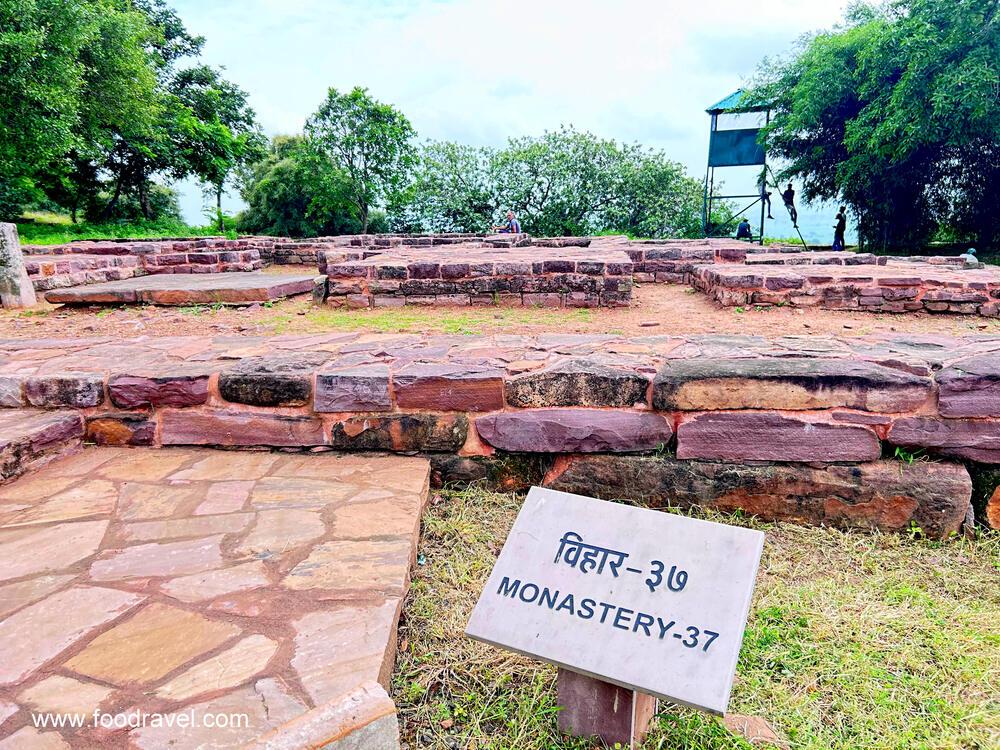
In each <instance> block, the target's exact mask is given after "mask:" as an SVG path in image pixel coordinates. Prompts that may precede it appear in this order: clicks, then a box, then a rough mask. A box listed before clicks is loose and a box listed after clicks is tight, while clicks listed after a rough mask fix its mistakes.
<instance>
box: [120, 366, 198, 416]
mask: <svg viewBox="0 0 1000 750" xmlns="http://www.w3.org/2000/svg"><path fill="white" fill-rule="evenodd" d="M108 394H109V395H110V396H111V403H113V404H114V405H115V406H117V407H119V408H121V409H135V408H139V407H144V406H198V405H199V404H204V403H205V402H206V401H208V373H207V372H200V373H191V374H170V375H126V374H122V375H112V376H111V379H110V380H109V381H108Z"/></svg>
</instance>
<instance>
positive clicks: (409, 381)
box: [393, 363, 503, 411]
mask: <svg viewBox="0 0 1000 750" xmlns="http://www.w3.org/2000/svg"><path fill="white" fill-rule="evenodd" d="M393 389H394V391H395V393H396V403H397V404H398V405H399V406H400V408H403V409H429V410H433V411H495V410H497V409H502V408H503V373H502V372H501V371H500V370H496V369H483V368H478V367H470V366H468V365H460V364H435V363H415V364H412V365H407V366H406V367H404V368H402V369H401V370H400V371H399V372H397V373H396V374H395V375H394V376H393Z"/></svg>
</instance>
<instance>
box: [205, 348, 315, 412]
mask: <svg viewBox="0 0 1000 750" xmlns="http://www.w3.org/2000/svg"><path fill="white" fill-rule="evenodd" d="M329 357H330V355H329V354H327V353H325V352H296V353H295V354H273V355H267V356H263V357H247V358H246V359H243V360H240V362H239V363H237V364H235V365H233V366H232V367H231V368H229V369H227V370H224V371H223V372H221V373H219V393H220V395H221V396H222V398H224V399H225V400H226V401H231V402H233V403H237V404H249V405H251V406H302V405H303V404H306V403H308V402H309V400H310V398H311V397H312V379H313V373H314V372H315V371H316V369H317V368H319V367H320V366H321V365H322V364H323V363H324V362H325V361H326V360H327V359H329Z"/></svg>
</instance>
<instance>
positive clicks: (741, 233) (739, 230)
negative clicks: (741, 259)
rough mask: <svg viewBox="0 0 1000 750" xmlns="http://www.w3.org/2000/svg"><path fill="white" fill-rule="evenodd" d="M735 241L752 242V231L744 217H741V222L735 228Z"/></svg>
mask: <svg viewBox="0 0 1000 750" xmlns="http://www.w3.org/2000/svg"><path fill="white" fill-rule="evenodd" d="M736 239H738V240H752V239H753V230H752V229H751V228H750V221H749V220H748V219H747V217H746V216H744V217H743V221H741V222H740V223H739V226H737V227H736Z"/></svg>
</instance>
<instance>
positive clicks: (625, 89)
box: [173, 0, 847, 218]
mask: <svg viewBox="0 0 1000 750" xmlns="http://www.w3.org/2000/svg"><path fill="white" fill-rule="evenodd" d="M173 5H174V7H175V8H176V9H177V11H178V12H179V13H180V15H181V17H182V18H183V20H184V22H185V23H186V24H187V26H188V28H189V29H190V30H191V31H193V32H196V33H199V34H203V35H204V36H205V37H206V38H207V44H206V47H205V59H206V61H208V62H210V63H212V64H216V65H224V66H225V67H226V69H227V73H228V76H229V77H230V78H231V79H232V80H234V81H235V82H237V83H238V84H240V85H241V86H242V87H243V88H245V89H246V90H247V91H249V92H250V99H251V103H252V104H253V106H254V108H255V109H256V110H257V113H258V116H259V118H260V121H261V123H262V124H263V125H264V127H265V129H266V130H267V131H268V132H269V133H272V134H273V133H282V132H297V131H299V130H300V129H301V127H302V124H303V122H304V121H305V118H306V117H308V115H309V114H310V113H311V112H312V111H313V110H315V108H316V107H317V106H318V104H319V102H320V101H321V100H322V98H323V97H324V96H325V93H326V89H327V87H329V86H334V87H336V88H339V89H350V88H351V87H353V86H355V85H362V86H367V87H368V88H369V89H370V90H371V92H372V94H373V95H374V96H375V97H377V98H378V99H381V100H383V101H387V102H391V103H392V104H394V105H396V106H397V107H399V108H400V109H401V110H402V111H403V112H404V113H405V114H406V115H407V116H408V117H409V118H410V120H411V121H412V122H413V124H414V126H415V127H416V128H417V130H418V132H419V134H420V136H421V137H422V138H433V139H454V140H460V141H465V142H471V143H478V144H500V143H503V142H504V141H505V140H506V139H507V138H508V137H512V136H519V135H533V134H539V133H541V132H542V131H543V130H545V129H554V128H557V127H559V125H560V124H570V123H572V124H573V125H575V126H576V127H578V128H580V129H586V130H592V131H593V132H595V133H597V134H599V135H601V136H605V137H611V138H616V139H619V140H626V141H633V140H634V141H640V142H642V143H644V144H646V145H649V146H654V147H659V148H663V149H665V150H666V151H667V152H668V153H669V154H670V155H671V156H672V157H673V158H675V159H677V160H678V161H680V162H682V163H683V164H685V165H686V166H687V167H688V168H689V169H690V170H691V171H692V173H693V174H696V175H698V174H701V172H702V170H703V169H704V166H703V165H704V160H705V150H706V148H707V140H708V133H707V128H708V120H707V117H706V115H705V113H704V109H705V107H706V106H708V105H709V104H712V103H713V102H715V101H717V100H718V99H720V98H722V97H723V96H725V95H726V94H728V93H730V92H731V91H733V90H734V89H735V88H737V87H739V86H740V85H741V83H742V82H743V81H744V79H746V78H747V77H749V76H750V75H752V73H753V71H754V69H755V67H756V65H757V63H758V62H759V60H760V59H761V58H762V57H764V56H765V55H775V54H779V53H781V52H783V51H784V50H786V49H787V48H788V46H789V45H790V44H791V42H792V41H793V40H794V39H796V38H797V37H798V36H800V35H801V34H803V33H805V32H809V31H812V30H815V29H818V28H828V27H830V26H832V25H833V24H835V23H836V22H837V21H838V20H839V19H840V18H841V17H842V15H843V9H844V7H845V6H846V5H847V2H846V1H842V0H822V1H820V2H809V3H803V2H800V1H799V0H794V1H793V0H766V1H764V0H752V1H751V0H715V1H714V2H711V3H708V2H702V3H698V2H677V0H667V1H664V0H622V1H620V2H608V0H509V1H508V2H505V3H497V2H492V1H491V0H454V1H453V2H447V1H444V0H419V1H417V2H401V1H400V2H397V1H395V0H385V1H383V2H373V3H367V2H349V1H348V0H238V1H237V0H217V1H216V2H204V0H197V1H196V0H173ZM186 192H190V191H187V190H186ZM193 198H194V201H193V205H194V211H193V213H195V214H196V213H197V206H198V201H199V200H200V199H199V197H198V196H193ZM191 203H192V201H191V200H189V199H188V198H187V197H186V199H185V209H186V213H187V214H190V213H192V211H191V210H190V208H189V205H190V204H191ZM192 218H194V217H193V216H192Z"/></svg>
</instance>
